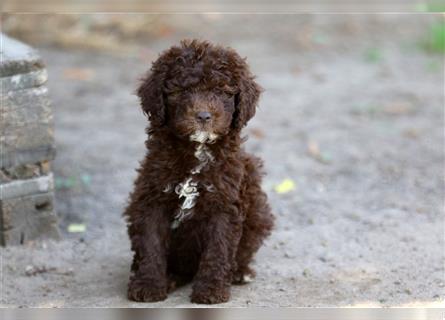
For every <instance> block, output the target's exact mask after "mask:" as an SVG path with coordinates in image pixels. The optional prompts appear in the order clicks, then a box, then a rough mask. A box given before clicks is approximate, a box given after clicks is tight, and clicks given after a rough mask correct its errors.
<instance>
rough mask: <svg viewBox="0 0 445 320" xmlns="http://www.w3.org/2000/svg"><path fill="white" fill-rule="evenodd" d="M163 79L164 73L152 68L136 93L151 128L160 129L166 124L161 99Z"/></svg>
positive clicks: (162, 100) (163, 105) (162, 98)
mask: <svg viewBox="0 0 445 320" xmlns="http://www.w3.org/2000/svg"><path fill="white" fill-rule="evenodd" d="M164 79H165V72H163V71H161V70H156V68H155V67H153V68H152V69H151V72H150V73H149V74H148V75H147V76H146V77H145V78H143V79H142V83H141V85H140V86H139V88H138V90H137V92H136V93H137V95H138V97H139V98H140V99H141V107H142V111H143V112H144V113H145V114H146V115H147V116H148V119H149V120H150V123H151V126H152V127H161V126H163V125H164V124H165V122H166V110H165V104H164V97H163V85H164Z"/></svg>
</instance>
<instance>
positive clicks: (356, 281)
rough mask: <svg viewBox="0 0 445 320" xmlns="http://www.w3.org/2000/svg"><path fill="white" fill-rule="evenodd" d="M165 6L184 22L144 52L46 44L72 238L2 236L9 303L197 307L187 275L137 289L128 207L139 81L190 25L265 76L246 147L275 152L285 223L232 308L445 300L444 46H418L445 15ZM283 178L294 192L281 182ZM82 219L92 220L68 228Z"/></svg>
mask: <svg viewBox="0 0 445 320" xmlns="http://www.w3.org/2000/svg"><path fill="white" fill-rule="evenodd" d="M163 19H164V21H167V22H169V23H171V25H173V26H176V29H174V30H175V32H172V33H171V34H168V35H166V36H164V37H160V38H157V39H152V40H150V41H147V42H146V43H141V48H140V51H137V52H136V51H135V52H134V54H128V55H125V56H123V55H122V54H113V53H108V54H103V53H97V52H96V53H91V52H85V51H75V50H70V51H64V50H61V49H56V48H51V47H46V48H40V49H41V50H40V51H41V54H42V56H43V58H44V59H45V61H46V62H47V64H48V71H49V77H50V81H49V84H48V85H49V88H50V92H51V94H52V98H53V102H54V112H55V119H56V142H57V150H58V155H57V159H56V160H55V162H54V171H55V175H56V186H57V210H58V214H59V216H60V228H61V230H62V233H63V234H64V240H63V241H60V242H52V241H45V242H39V243H31V244H28V245H26V246H23V247H13V248H4V249H1V257H2V279H3V281H2V287H1V292H2V305H3V306H34V307H51V306H54V307H68V306H69V307H83V306H90V307H91V306H101V307H102V306H103V307H105V306H122V307H136V306H143V307H149V306H156V307H164V306H191V304H190V302H189V298H188V296H189V294H190V291H191V288H190V286H186V287H184V288H181V289H180V290H177V291H175V292H174V293H172V294H171V295H170V297H169V298H168V299H167V300H166V301H164V302H160V303H155V304H138V303H133V302H129V301H127V299H126V284H127V280H128V276H129V266H130V260H131V254H130V250H129V241H128V239H127V235H126V229H125V222H124V220H123V219H122V217H121V213H122V211H123V208H124V206H125V202H126V199H127V196H128V193H129V192H130V190H131V187H132V181H133V179H134V178H135V171H134V169H135V168H136V167H137V166H138V161H139V160H141V159H142V156H143V154H144V152H145V150H144V145H143V141H144V139H145V134H144V127H145V125H146V121H145V119H144V117H143V115H142V112H141V111H140V109H139V107H138V102H137V99H136V97H135V96H134V95H133V92H134V89H135V87H136V84H137V79H138V77H139V76H140V75H142V74H143V72H144V71H145V69H147V68H148V61H150V60H152V59H153V58H154V57H155V55H156V53H157V52H159V50H161V49H164V48H167V47H168V46H170V45H171V44H172V43H175V42H177V40H178V39H180V38H182V37H186V36H187V37H201V38H208V39H211V40H214V41H216V42H220V43H224V44H227V45H230V46H232V47H234V48H235V49H237V50H238V51H239V52H240V53H241V54H242V55H244V56H247V57H248V61H249V62H250V64H251V66H252V69H253V71H254V73H256V74H257V75H258V82H259V83H260V84H261V85H262V86H263V87H264V88H265V89H266V91H265V93H264V95H263V97H262V100H261V103H260V109H259V111H258V113H257V116H256V117H255V118H254V119H253V120H252V121H251V123H250V124H249V126H248V127H247V128H246V129H245V134H247V135H248V136H249V140H248V141H247V143H246V148H247V149H248V150H249V151H251V152H253V153H255V154H257V155H259V156H261V157H262V158H263V159H264V160H265V164H266V170H267V172H268V175H267V178H266V179H265V181H264V188H265V189H266V190H267V192H268V194H269V197H270V202H271V204H272V207H273V209H274V212H275V214H276V216H277V226H276V230H275V231H274V233H273V235H272V237H271V238H270V239H269V240H268V241H267V243H266V244H265V246H264V247H263V248H262V249H261V250H260V252H259V254H258V255H257V259H256V263H255V267H256V269H257V272H258V277H257V279H256V281H255V282H253V283H252V284H249V285H246V286H237V287H233V291H232V293H233V294H232V300H231V301H230V302H228V303H226V304H224V306H227V307H244V306H298V307H303V306H317V307H321V306H324V307H326V306H443V301H444V300H443V299H444V294H445V279H444V201H443V195H444V177H443V164H444V151H443V147H444V136H443V134H444V123H443V122H444V111H443V103H444V101H443V85H444V78H443V57H442V56H441V55H440V54H433V53H428V52H426V51H425V50H423V49H422V48H421V46H420V45H419V42H420V41H421V39H422V35H424V34H426V33H427V32H428V25H429V24H431V23H432V22H433V21H434V20H435V19H437V17H433V16H426V15H380V16H378V15H370V16H351V15H348V16H336V15H320V16H307V15H300V16H292V15H291V16H286V15H284V16H273V15H253V16H239V15H228V16H218V15H215V16H199V19H198V18H196V19H191V17H190V16H188V17H182V16H180V17H178V16H165V17H163ZM187 19H188V20H187ZM187 21H188V22H187ZM184 25H187V26H189V29H187V28H183V26H184ZM190 29H194V30H201V31H199V32H194V31H191V30H190ZM258 30H262V33H261V34H260V33H259V32H258ZM284 179H291V180H292V181H293V182H294V184H295V189H294V190H291V191H290V192H288V193H281V194H280V193H277V192H276V191H275V186H276V185H278V184H280V183H281V182H282V181H283V180H284ZM73 223H82V224H84V225H85V226H86V231H85V232H83V233H69V232H67V228H68V226H69V225H70V224H73Z"/></svg>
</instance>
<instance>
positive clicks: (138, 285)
mask: <svg viewBox="0 0 445 320" xmlns="http://www.w3.org/2000/svg"><path fill="white" fill-rule="evenodd" d="M128 299H130V300H133V301H137V302H156V301H162V300H165V299H167V288H164V287H157V286H153V285H152V284H150V283H149V282H146V281H141V280H131V281H130V283H129V284H128Z"/></svg>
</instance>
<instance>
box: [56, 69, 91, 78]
mask: <svg viewBox="0 0 445 320" xmlns="http://www.w3.org/2000/svg"><path fill="white" fill-rule="evenodd" d="M63 76H64V77H65V78H66V79H71V80H80V81H89V80H92V79H93V78H94V71H93V70H91V69H85V68H68V69H65V70H64V71H63Z"/></svg>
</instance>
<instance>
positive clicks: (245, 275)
mask: <svg viewBox="0 0 445 320" xmlns="http://www.w3.org/2000/svg"><path fill="white" fill-rule="evenodd" d="M255 276H256V273H255V271H254V270H252V269H250V268H249V267H247V268H245V269H243V270H237V271H236V272H235V273H234V274H233V279H232V283H233V284H237V285H243V284H247V283H250V282H252V281H253V280H254V279H255Z"/></svg>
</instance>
